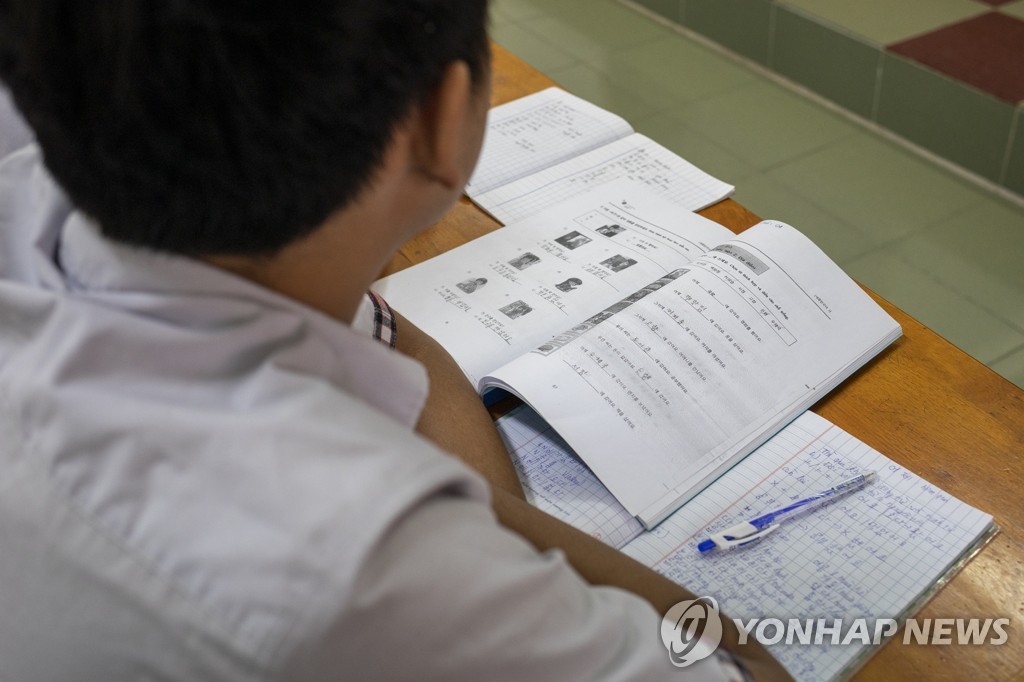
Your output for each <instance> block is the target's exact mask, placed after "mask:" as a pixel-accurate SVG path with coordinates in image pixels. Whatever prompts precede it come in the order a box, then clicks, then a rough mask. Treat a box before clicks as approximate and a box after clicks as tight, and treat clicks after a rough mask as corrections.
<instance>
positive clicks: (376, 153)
mask: <svg viewBox="0 0 1024 682" xmlns="http://www.w3.org/2000/svg"><path fill="white" fill-rule="evenodd" d="M486 15H487V2H486V0H387V1H382V0H322V1H316V0H305V1H303V0H300V1H298V2H294V3H273V2H271V3H257V2H239V1H238V0H104V1H102V2H81V1H80V0H0V77H2V78H3V79H4V80H5V81H6V82H7V83H8V85H9V87H10V89H11V91H12V93H13V94H14V97H15V100H16V102H17V103H18V105H19V107H20V108H21V110H22V113H23V114H24V116H25V118H26V119H27V120H28V122H29V123H30V125H31V126H32V127H33V128H34V129H35V132H36V135H37V138H38V140H39V144H40V146H41V147H42V149H43V152H44V155H45V158H46V163H47V166H48V167H49V169H50V171H51V172H52V173H53V175H54V177H55V178H56V179H57V180H58V181H59V182H60V183H61V185H62V186H63V187H64V189H65V190H66V191H67V192H68V194H69V195H70V196H71V198H72V200H73V201H74V202H75V203H76V204H77V205H78V206H79V207H81V208H82V209H83V210H85V211H86V212H87V213H89V214H90V215H92V216H93V217H94V218H95V219H96V220H97V222H98V223H99V224H100V225H101V227H102V229H103V231H104V233H105V234H107V235H108V236H109V237H111V238H113V239H117V240H120V241H123V242H127V243H130V244H135V245H139V246H146V247H150V248H154V249H161V250H166V251H172V252H177V253H183V254H186V255H192V256H200V255H218V254H233V255H272V254H274V253H275V252H277V251H278V250H280V249H281V248H282V247H284V246H285V245H287V244H289V243H291V242H293V241H295V240H297V239H299V238H300V237H303V236H305V235H307V234H309V233H310V232H311V231H313V230H314V229H316V228H317V227H318V226H320V225H321V224H322V223H323V222H324V221H325V219H326V218H327V217H328V215H329V214H331V213H332V212H334V211H335V210H337V209H339V208H343V207H344V206H346V205H347V204H348V203H349V202H351V201H352V200H353V199H354V198H355V197H356V196H357V195H358V193H359V192H360V191H361V190H362V189H363V188H364V187H365V186H366V185H367V183H368V181H369V180H371V178H372V177H373V174H374V171H375V170H376V169H377V168H378V166H379V165H380V163H381V160H382V155H383V153H384V151H385V149H386V148H387V146H388V143H389V142H390V140H391V137H392V132H393V130H394V129H395V127H396V126H397V125H398V124H400V123H401V122H402V120H403V119H404V118H405V117H406V116H407V115H408V114H409V112H410V111H412V109H413V108H414V107H416V106H417V105H421V104H425V103H426V100H427V98H428V97H429V96H430V95H431V93H432V92H433V88H434V86H435V85H436V84H437V83H438V81H439V79H440V78H441V76H442V73H443V71H444V69H445V67H446V66H447V65H448V64H450V63H451V62H453V61H456V60H462V61H465V62H466V63H467V64H468V65H469V67H470V71H471V73H472V75H473V77H474V79H475V80H476V81H478V82H482V81H483V80H484V79H485V77H486V71H487V68H488V64H487V61H488V56H487V55H488V51H487V37H486Z"/></svg>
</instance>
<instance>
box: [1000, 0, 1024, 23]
mask: <svg viewBox="0 0 1024 682" xmlns="http://www.w3.org/2000/svg"><path fill="white" fill-rule="evenodd" d="M999 11H1000V12H1002V13H1003V14H1009V15H1011V16H1014V17H1018V18H1020V19H1024V0H1016V2H1010V3H1007V4H1005V5H1001V6H1000V7H999Z"/></svg>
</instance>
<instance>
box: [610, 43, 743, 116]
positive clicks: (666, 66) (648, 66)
mask: <svg viewBox="0 0 1024 682" xmlns="http://www.w3.org/2000/svg"><path fill="white" fill-rule="evenodd" d="M613 56H614V59H612V60H610V61H608V62H602V63H597V64H593V63H592V64H591V66H594V67H595V68H597V69H598V70H600V71H602V72H603V73H605V74H606V75H607V76H608V77H609V78H611V79H612V81H613V82H614V83H615V84H616V85H617V86H619V87H621V88H623V89H626V90H629V91H630V92H635V93H638V94H641V95H646V96H651V97H657V98H658V99H660V100H661V101H662V102H664V103H665V104H666V106H671V105H678V104H680V103H682V102H691V101H694V100H698V99H701V98H703V97H707V96H709V95H712V94H714V93H717V92H722V91H724V90H729V89H731V88H734V87H736V86H737V85H741V84H744V83H750V82H753V81H754V80H756V79H755V77H754V76H753V74H751V72H750V70H749V69H746V68H744V67H742V66H739V65H738V64H736V63H735V62H734V61H732V60H731V59H729V58H727V57H724V56H723V55H721V54H719V53H718V52H716V51H715V50H712V49H711V48H708V47H705V46H703V45H700V44H698V43H697V42H695V41H693V40H691V39H688V38H686V37H685V36H681V35H677V34H675V33H671V34H670V35H667V36H666V37H664V38H661V39H658V40H652V41H649V42H644V43H643V44H641V45H636V46H633V47H629V48H624V49H621V50H618V51H616V52H615V53H614V55H613Z"/></svg>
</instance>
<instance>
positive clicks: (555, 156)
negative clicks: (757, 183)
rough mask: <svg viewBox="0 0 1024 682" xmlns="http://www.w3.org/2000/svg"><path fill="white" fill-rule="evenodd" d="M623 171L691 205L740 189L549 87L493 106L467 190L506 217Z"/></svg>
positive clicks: (616, 119) (539, 207) (681, 203)
mask: <svg viewBox="0 0 1024 682" xmlns="http://www.w3.org/2000/svg"><path fill="white" fill-rule="evenodd" d="M621 177H625V178H630V179H632V180H634V181H637V182H642V183H644V184H646V185H647V186H648V187H650V188H651V189H652V191H654V192H656V193H658V194H660V195H662V196H664V197H665V198H666V199H668V200H669V201H672V202H673V203H675V204H677V205H679V206H681V207H682V208H685V209H688V210H691V211H696V210H699V209H701V208H704V207H705V206H710V205H711V204H713V203H715V202H716V201H719V200H721V199H724V198H725V197H727V196H729V195H730V194H731V193H732V191H733V189H734V187H733V186H732V185H728V184H726V183H724V182H722V181H720V180H717V179H715V178H714V177H712V176H710V175H708V174H707V173H705V172H704V171H702V170H700V169H699V168H697V167H696V166H694V165H693V164H691V163H689V162H688V161H686V160H685V159H682V158H680V157H679V156H677V155H676V154H674V153H672V152H671V151H669V150H668V149H665V148H664V147H662V146H661V145H659V144H658V143H657V142H654V141H653V140H651V139H649V138H647V137H644V136H643V135H640V134H638V133H634V132H633V129H632V128H631V127H630V125H629V124H628V123H627V122H626V121H625V120H624V119H622V118H620V117H619V116H616V115H615V114H613V113H611V112H609V111H606V110H604V109H602V108H600V107H598V106H595V105H594V104H591V103H590V102H587V101H586V100H583V99H580V98H579V97H576V96H574V95H570V94H569V93H567V92H565V91H564V90H561V89H559V88H548V89H547V90H542V91H540V92H537V93H534V94H532V95H527V96H526V97H523V98H521V99H518V100H515V101H512V102H509V103H507V104H503V105H501V106H497V107H494V108H493V109H491V111H490V113H489V114H488V119H487V132H486V134H485V137H484V145H483V151H482V153H481V155H480V161H479V163H478V164H477V167H476V171H475V172H474V173H473V177H472V178H470V181H469V183H468V184H467V185H466V194H467V195H468V196H469V198H470V199H472V200H473V201H474V202H476V204H477V205H479V206H480V207H481V208H483V209H484V210H485V211H487V212H488V213H490V214H491V215H492V216H494V217H495V218H497V219H498V220H499V221H501V222H502V223H506V224H507V223H511V222H515V221H517V220H522V219H523V218H526V217H528V216H530V215H533V214H534V213H537V212H538V211H541V210H543V209H545V208H547V207H549V206H552V205H554V204H557V203H559V202H562V201H565V200H566V199H568V198H569V197H572V196H575V195H577V194H579V193H581V192H584V191H586V190H587V189H590V188H592V187H594V186H596V185H600V184H602V183H605V182H608V181H609V180H614V179H616V178H621Z"/></svg>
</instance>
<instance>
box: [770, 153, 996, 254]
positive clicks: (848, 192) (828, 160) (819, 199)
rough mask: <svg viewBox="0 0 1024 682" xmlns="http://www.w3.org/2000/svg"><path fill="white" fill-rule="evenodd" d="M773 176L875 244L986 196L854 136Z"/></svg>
mask: <svg viewBox="0 0 1024 682" xmlns="http://www.w3.org/2000/svg"><path fill="white" fill-rule="evenodd" d="M768 174H769V175H770V176H771V177H773V178H775V179H776V180H778V181H780V182H782V183H783V184H785V185H787V186H788V187H789V188H790V189H792V190H793V191H795V192H796V193H797V194H800V195H802V196H805V197H808V198H809V199H811V200H813V201H814V202H815V203H816V204H818V205H819V206H828V207H829V211H830V212H831V213H832V214H833V215H836V216H839V217H841V218H842V219H843V220H844V221H846V222H848V223H851V224H854V225H857V226H858V227H859V228H861V229H862V230H864V232H866V233H867V234H868V235H869V236H870V237H871V238H872V239H873V240H875V241H876V242H888V241H891V240H894V239H897V238H899V237H903V236H905V235H907V234H909V233H910V232H913V231H915V230H917V229H920V228H922V227H924V226H926V225H930V224H932V223H935V222H937V221H938V220H941V219H943V218H945V217H947V216H949V215H952V214H953V213H955V212H957V211H959V210H962V209H964V208H966V207H968V206H970V205H972V204H976V203H978V202H979V201H980V200H981V199H982V198H983V197H984V196H985V195H984V194H983V193H982V191H981V190H979V189H977V188H975V187H974V186H973V185H970V184H968V183H966V182H965V181H963V180H961V179H959V178H957V177H955V176H953V175H951V174H950V173H948V172H946V171H943V170H941V169H939V168H937V167H936V166H934V165H933V164H931V163H928V162H927V161H925V160H923V159H921V158H920V157H918V156H916V155H914V154H912V153H911V152H908V151H905V150H903V149H900V148H899V147H897V146H895V145H894V144H892V143H890V142H887V141H885V140H883V139H881V138H878V137H876V136H875V135H871V134H868V133H862V134H858V135H855V136H853V137H851V138H848V139H845V140H842V141H840V142H838V143H836V144H832V145H829V146H828V147H825V148H823V149H821V150H819V151H817V152H815V153H813V154H809V155H807V156H805V157H803V158H801V159H797V160H795V161H792V162H790V163H787V164H785V165H783V166H780V167H778V168H775V169H772V170H771V171H769V172H768Z"/></svg>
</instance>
